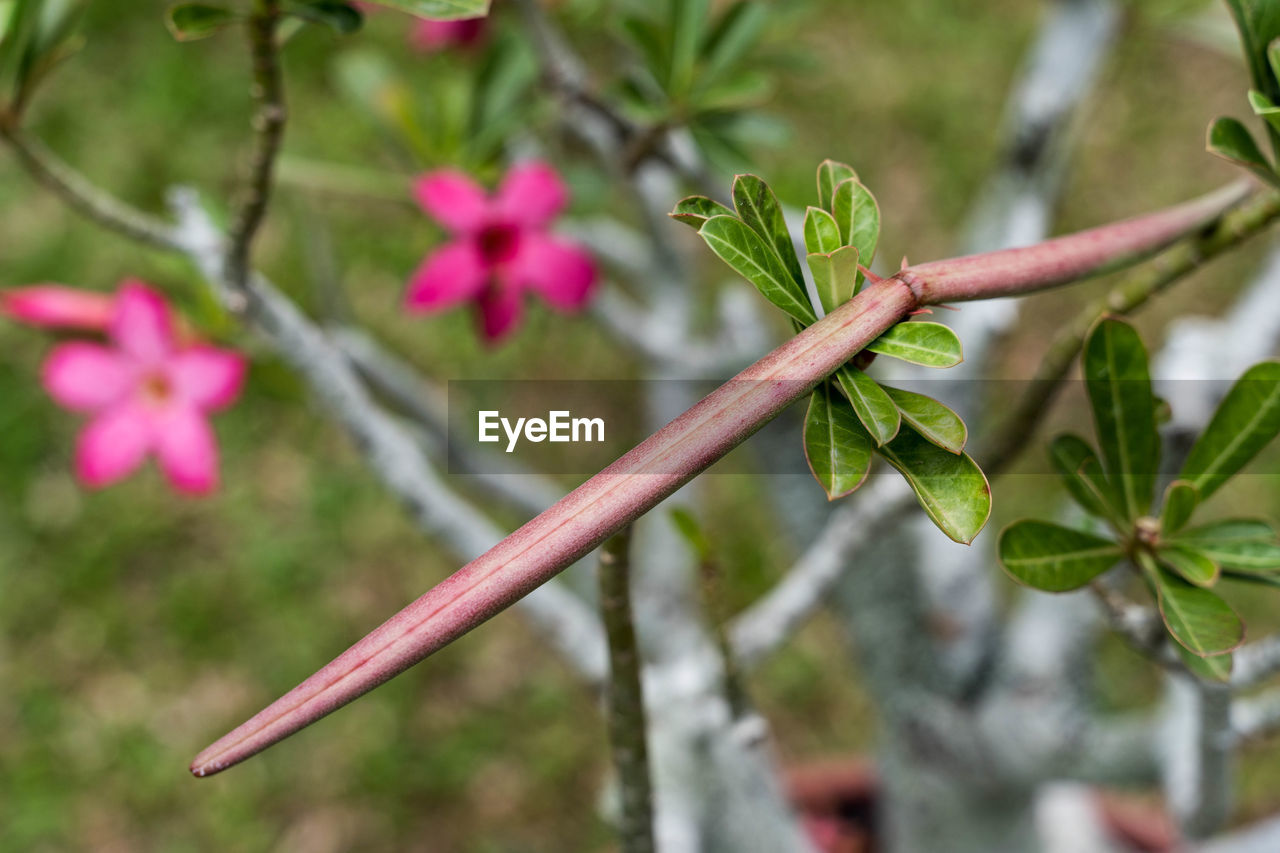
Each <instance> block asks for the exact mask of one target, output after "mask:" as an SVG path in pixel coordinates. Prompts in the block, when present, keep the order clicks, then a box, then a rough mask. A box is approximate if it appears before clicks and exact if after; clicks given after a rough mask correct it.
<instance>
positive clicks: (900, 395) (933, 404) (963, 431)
mask: <svg viewBox="0 0 1280 853" xmlns="http://www.w3.org/2000/svg"><path fill="white" fill-rule="evenodd" d="M884 390H885V393H887V394H888V395H889V398H890V399H891V400H893V402H894V405H896V406H897V407H898V411H899V412H900V413H901V414H902V420H903V421H904V422H906V423H908V424H910V425H911V428H912V429H914V430H915V431H916V432H918V433H920V435H921V436H922V437H923V438H925V439H927V440H929V441H931V442H933V443H934V444H936V445H938V446H939V447H941V448H942V449H943V450H946V451H948V452H950V453H960V452H962V451H963V450H964V445H965V442H967V441H968V440H969V430H968V428H967V427H966V426H965V425H964V421H963V420H961V419H960V416H959V415H957V414H956V413H955V412H953V411H951V409H949V408H947V407H946V406H944V405H943V404H942V403H939V402H938V401H937V400H935V399H933V398H932V397H926V396H925V395H924V394H917V393H915V392H914V391H903V390H902V389H901V388H889V387H887V386H886V387H885V389H884Z"/></svg>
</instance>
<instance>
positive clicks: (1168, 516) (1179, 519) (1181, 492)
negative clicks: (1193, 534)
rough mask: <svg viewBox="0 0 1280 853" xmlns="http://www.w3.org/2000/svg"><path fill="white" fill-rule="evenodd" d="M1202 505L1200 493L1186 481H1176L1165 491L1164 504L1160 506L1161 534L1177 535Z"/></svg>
mask: <svg viewBox="0 0 1280 853" xmlns="http://www.w3.org/2000/svg"><path fill="white" fill-rule="evenodd" d="M1199 503H1200V491H1199V490H1198V489H1197V488H1196V487H1195V486H1194V485H1192V484H1191V483H1189V482H1187V481H1186V480H1174V481H1173V482H1172V483H1170V484H1169V486H1168V487H1167V488H1166V489H1165V490H1164V502H1163V503H1162V504H1161V505H1160V532H1161V533H1162V534H1164V535H1165V536H1171V535H1173V534H1174V533H1177V532H1178V531H1179V530H1181V529H1182V528H1183V527H1185V526H1186V524H1187V522H1188V521H1190V520H1191V514H1192V513H1194V512H1195V511H1196V507H1197V506H1198V505H1199Z"/></svg>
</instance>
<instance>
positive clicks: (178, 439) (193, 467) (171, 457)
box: [155, 405, 218, 495]
mask: <svg viewBox="0 0 1280 853" xmlns="http://www.w3.org/2000/svg"><path fill="white" fill-rule="evenodd" d="M155 429H156V436H155V445H156V460H157V461H158V462H159V463H160V470H161V471H163V472H164V475H165V477H166V478H168V480H169V483H170V484H171V485H172V486H173V487H174V489H176V490H177V491H179V492H181V493H183V494H187V495H205V494H208V493H209V492H212V491H213V490H214V489H216V488H217V487H218V441H217V439H216V438H215V437H214V434H213V428H212V427H210V426H209V421H208V419H207V418H205V416H204V415H203V414H202V413H200V412H199V411H197V410H196V409H195V408H193V407H190V406H181V405H179V406H173V407H171V408H168V409H165V410H164V411H163V412H161V413H159V414H158V415H157V416H156V420H155Z"/></svg>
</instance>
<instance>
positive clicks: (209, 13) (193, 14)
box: [164, 3, 240, 41]
mask: <svg viewBox="0 0 1280 853" xmlns="http://www.w3.org/2000/svg"><path fill="white" fill-rule="evenodd" d="M238 20H240V16H239V15H237V14H236V13H235V12H234V11H232V10H231V9H227V8H225V7H223V6H213V5H210V4H207V3H179V4H178V5H176V6H170V7H169V10H168V11H167V12H166V13H165V19H164V23H165V26H167V27H168V28H169V32H170V33H172V34H173V37H174V38H175V39H177V40H178V41H196V40H197V39H203V38H208V37H209V36H212V35H215V34H216V33H217V32H218V31H219V30H222V29H224V28H226V27H229V26H231V25H232V24H234V23H235V22H236V21H238Z"/></svg>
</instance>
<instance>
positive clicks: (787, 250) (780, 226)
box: [733, 175, 804, 291]
mask: <svg viewBox="0 0 1280 853" xmlns="http://www.w3.org/2000/svg"><path fill="white" fill-rule="evenodd" d="M733 206H734V207H735V208H737V211H738V218H739V219H741V220H742V221H743V222H745V223H747V225H749V226H750V227H751V230H753V231H755V232H756V233H757V234H759V235H760V236H761V237H762V238H763V239H764V241H765V244H766V245H767V246H769V247H770V248H771V249H773V251H774V253H775V254H776V255H777V256H778V260H779V261H780V262H781V263H782V266H783V267H785V268H786V270H787V272H788V273H790V274H791V278H792V279H794V280H795V281H796V282H797V283H799V285H800V290H801V291H803V290H804V272H803V271H802V270H801V269H800V259H799V258H797V257H796V249H795V245H794V244H793V243H792V241H791V232H790V231H789V230H788V229H787V220H786V219H785V218H783V216H782V205H780V204H778V199H777V197H776V196H775V195H774V194H773V190H771V189H769V185H768V184H766V183H765V182H764V181H762V180H760V179H759V178H758V177H756V176H755V175H738V176H737V177H736V178H734V179H733Z"/></svg>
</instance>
